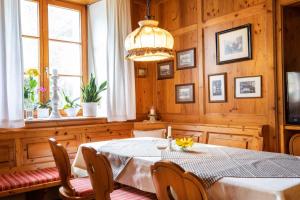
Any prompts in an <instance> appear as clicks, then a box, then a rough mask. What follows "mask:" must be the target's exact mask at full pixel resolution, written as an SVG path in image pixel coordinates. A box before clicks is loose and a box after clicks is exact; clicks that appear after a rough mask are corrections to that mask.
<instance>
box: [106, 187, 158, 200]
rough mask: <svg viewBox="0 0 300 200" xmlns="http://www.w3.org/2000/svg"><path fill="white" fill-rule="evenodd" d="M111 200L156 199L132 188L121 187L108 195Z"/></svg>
mask: <svg viewBox="0 0 300 200" xmlns="http://www.w3.org/2000/svg"><path fill="white" fill-rule="evenodd" d="M110 197H111V200H128V199H130V200H150V199H157V198H156V195H155V194H152V193H149V192H144V191H141V190H138V189H135V188H132V187H123V188H121V189H118V190H114V191H113V192H112V193H111V194H110Z"/></svg>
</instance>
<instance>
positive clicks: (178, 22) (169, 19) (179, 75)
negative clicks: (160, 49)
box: [155, 0, 200, 122]
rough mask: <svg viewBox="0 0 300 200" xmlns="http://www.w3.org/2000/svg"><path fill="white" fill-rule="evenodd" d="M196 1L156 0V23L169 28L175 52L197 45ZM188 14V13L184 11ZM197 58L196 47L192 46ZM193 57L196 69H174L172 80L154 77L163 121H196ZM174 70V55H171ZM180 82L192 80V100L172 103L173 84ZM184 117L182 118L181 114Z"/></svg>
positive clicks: (197, 109)
mask: <svg viewBox="0 0 300 200" xmlns="http://www.w3.org/2000/svg"><path fill="white" fill-rule="evenodd" d="M197 11H198V10H197V1H196V0H188V1H187V0H185V1H180V0H177V1H170V0H164V1H157V2H156V5H155V16H157V19H158V20H159V22H160V26H161V27H163V28H165V29H167V30H169V31H170V32H171V33H172V34H173V36H174V40H175V44H174V50H175V51H179V50H183V49H188V48H194V47H196V48H197V45H198V31H197V26H198V25H197V17H198V14H197ZM187 13H189V14H187ZM196 57H198V49H196ZM197 60H198V59H196V63H197V64H196V65H197V67H196V68H193V69H188V70H175V74H174V79H168V80H157V85H156V87H157V88H156V91H157V93H156V94H155V95H156V97H155V98H156V99H157V108H158V111H159V112H160V114H161V117H162V119H163V120H165V121H183V120H186V121H188V122H191V121H193V122H198V121H199V107H200V106H199V99H198V98H199V85H198V78H199V72H198V71H199V67H198V61H197ZM174 61H175V66H174V67H175V69H176V55H175V58H174ZM183 83H195V103H193V104H176V103H175V85H176V84H183ZM183 115H184V116H185V117H184V118H182V116H183Z"/></svg>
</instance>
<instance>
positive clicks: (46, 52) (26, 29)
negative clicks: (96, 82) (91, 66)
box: [21, 0, 87, 102]
mask: <svg viewBox="0 0 300 200" xmlns="http://www.w3.org/2000/svg"><path fill="white" fill-rule="evenodd" d="M21 2H22V3H21V12H22V15H21V23H22V39H23V59H24V65H25V66H24V68H25V71H26V70H28V69H29V68H34V69H37V70H38V71H39V72H40V74H39V77H38V84H39V87H43V88H45V89H46V92H45V93H44V94H41V95H40V96H39V97H37V99H38V98H39V99H40V101H42V102H46V101H47V100H48V99H49V97H50V96H51V80H50V79H49V74H50V75H51V72H52V70H53V69H57V70H58V73H59V75H60V79H59V86H60V90H61V92H62V91H64V92H65V93H66V94H68V95H70V96H71V98H73V99H74V98H77V97H80V85H81V83H82V82H86V80H87V56H86V54H87V47H86V29H87V28H86V22H85V20H86V8H85V6H82V5H78V4H72V3H67V2H62V1H56V0H21ZM61 99H62V98H61ZM61 102H62V101H61Z"/></svg>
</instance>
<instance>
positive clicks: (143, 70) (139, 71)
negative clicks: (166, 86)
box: [136, 67, 148, 78]
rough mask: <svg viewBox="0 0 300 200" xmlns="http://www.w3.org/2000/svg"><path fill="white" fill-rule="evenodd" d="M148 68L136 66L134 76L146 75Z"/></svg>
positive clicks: (143, 76) (141, 76)
mask: <svg viewBox="0 0 300 200" xmlns="http://www.w3.org/2000/svg"><path fill="white" fill-rule="evenodd" d="M147 73H148V70H147V68H146V67H137V69H136V77H137V78H145V77H146V76H147Z"/></svg>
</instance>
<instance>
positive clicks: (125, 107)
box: [107, 0, 136, 121]
mask: <svg viewBox="0 0 300 200" xmlns="http://www.w3.org/2000/svg"><path fill="white" fill-rule="evenodd" d="M107 24H108V26H107V44H108V45H107V52H108V56H107V80H108V84H109V87H108V91H107V93H108V94H107V106H108V107H107V117H108V120H109V121H125V120H132V119H135V118H136V107H135V79H134V66H133V63H132V62H131V61H127V60H125V55H126V51H125V47H124V42H125V39H126V36H127V35H128V34H129V33H130V32H131V31H132V30H131V16H130V0H108V1H107Z"/></svg>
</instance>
